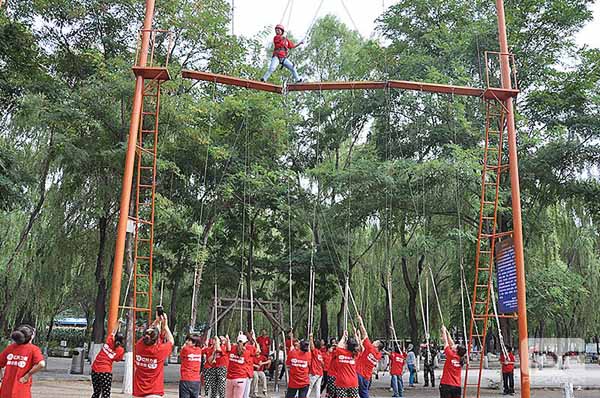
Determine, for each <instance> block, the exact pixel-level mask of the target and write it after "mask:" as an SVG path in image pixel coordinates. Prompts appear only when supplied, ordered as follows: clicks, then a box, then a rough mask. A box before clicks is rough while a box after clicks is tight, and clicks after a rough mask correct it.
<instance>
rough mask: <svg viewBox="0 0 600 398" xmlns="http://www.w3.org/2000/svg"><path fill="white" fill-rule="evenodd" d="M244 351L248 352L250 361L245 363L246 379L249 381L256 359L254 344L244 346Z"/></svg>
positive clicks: (252, 374) (252, 375)
mask: <svg viewBox="0 0 600 398" xmlns="http://www.w3.org/2000/svg"><path fill="white" fill-rule="evenodd" d="M246 351H248V352H250V359H251V360H250V361H248V362H246V364H247V366H246V377H247V378H249V379H251V378H253V377H254V358H256V355H257V350H256V347H255V346H254V344H250V343H248V344H246Z"/></svg>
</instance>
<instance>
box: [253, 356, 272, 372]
mask: <svg viewBox="0 0 600 398" xmlns="http://www.w3.org/2000/svg"><path fill="white" fill-rule="evenodd" d="M268 360H269V358H267V357H266V355H263V354H260V355H258V356H255V357H254V365H256V366H257V367H256V366H255V367H254V370H255V371H257V372H264V371H265V370H267V365H261V364H260V363H261V362H266V361H268Z"/></svg>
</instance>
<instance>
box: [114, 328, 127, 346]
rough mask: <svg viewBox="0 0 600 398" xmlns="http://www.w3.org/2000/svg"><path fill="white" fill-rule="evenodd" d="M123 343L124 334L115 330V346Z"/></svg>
mask: <svg viewBox="0 0 600 398" xmlns="http://www.w3.org/2000/svg"><path fill="white" fill-rule="evenodd" d="M124 345H125V336H123V333H121V332H117V333H116V334H115V347H123V346H124Z"/></svg>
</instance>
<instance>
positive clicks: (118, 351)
mask: <svg viewBox="0 0 600 398" xmlns="http://www.w3.org/2000/svg"><path fill="white" fill-rule="evenodd" d="M124 344H125V337H124V336H123V335H122V334H121V333H117V329H116V328H115V330H113V331H112V333H111V334H110V335H108V338H107V339H106V343H104V345H103V346H102V349H101V350H100V352H99V353H98V355H96V358H95V359H94V363H92V389H93V390H94V392H93V394H92V398H99V397H102V398H110V389H111V387H112V379H113V374H112V370H113V362H118V361H120V360H122V359H123V356H124V355H125V349H124V348H123V345H124Z"/></svg>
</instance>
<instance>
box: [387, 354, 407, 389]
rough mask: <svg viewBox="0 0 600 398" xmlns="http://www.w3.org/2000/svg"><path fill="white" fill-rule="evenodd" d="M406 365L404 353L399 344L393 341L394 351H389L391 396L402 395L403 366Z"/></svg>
mask: <svg viewBox="0 0 600 398" xmlns="http://www.w3.org/2000/svg"><path fill="white" fill-rule="evenodd" d="M405 365H406V353H405V352H402V349H401V348H400V344H398V343H397V342H396V343H394V351H393V352H391V353H390V376H392V390H393V391H394V395H393V397H402V396H403V395H404V382H403V381H402V374H404V366H405Z"/></svg>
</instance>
